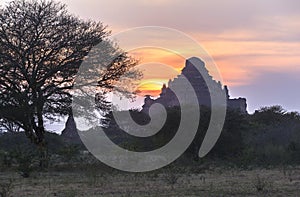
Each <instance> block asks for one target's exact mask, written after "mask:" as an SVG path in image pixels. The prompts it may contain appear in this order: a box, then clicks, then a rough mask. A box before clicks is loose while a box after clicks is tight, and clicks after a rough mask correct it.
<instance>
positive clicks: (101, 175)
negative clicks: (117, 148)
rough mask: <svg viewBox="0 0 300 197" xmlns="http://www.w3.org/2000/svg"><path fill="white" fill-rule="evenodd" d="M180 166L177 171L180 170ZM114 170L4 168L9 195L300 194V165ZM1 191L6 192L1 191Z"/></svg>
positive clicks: (4, 190)
mask: <svg viewBox="0 0 300 197" xmlns="http://www.w3.org/2000/svg"><path fill="white" fill-rule="evenodd" d="M174 171H175V172H174ZM174 171H172V170H168V171H164V172H161V171H159V172H155V171H154V172H150V173H121V172H120V173H116V172H113V173H110V172H99V171H97V170H96V169H93V170H78V171H74V172H66V171H51V172H33V173H32V174H31V176H30V177H29V178H23V177H21V176H20V175H19V174H18V173H16V172H8V171H7V172H1V173H0V184H1V185H0V186H1V188H0V189H1V190H0V192H2V194H3V193H5V194H8V195H7V196H16V197H20V196H39V197H40V196H64V197H65V196H300V167H284V168H273V169H254V170H240V169H228V168H227V169H223V168H214V169H208V170H205V171H203V172H195V171H189V170H186V171H185V172H179V171H178V170H174ZM0 196H1V195H0Z"/></svg>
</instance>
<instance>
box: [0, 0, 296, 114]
mask: <svg viewBox="0 0 300 197" xmlns="http://www.w3.org/2000/svg"><path fill="white" fill-rule="evenodd" d="M4 2H5V1H4V0H0V3H1V4H2V5H3V4H4ZM61 2H63V3H66V4H67V5H68V10H69V11H70V12H71V13H73V14H75V15H77V16H79V17H81V18H83V19H92V20H97V21H102V22H103V23H104V24H106V25H108V29H110V30H112V33H113V34H115V33H118V32H121V31H124V30H127V29H130V28H134V27H139V26H162V27H168V28H173V29H177V30H179V31H181V32H183V33H185V34H187V35H188V36H190V37H191V38H193V39H195V40H196V41H197V42H198V43H199V44H200V45H201V46H202V47H204V48H205V49H206V51H207V52H208V54H210V55H211V57H212V58H213V60H214V61H215V63H216V65H217V66H218V68H219V71H220V74H221V77H222V78H223V82H224V84H226V85H228V86H229V91H230V95H231V97H246V98H247V102H248V111H249V112H253V111H254V110H255V109H258V108H259V107H260V106H270V105H274V104H279V105H282V106H283V107H284V108H285V109H287V110H297V111H300V102H299V96H300V91H299V88H298V87H299V85H300V1H298V0H252V1H240V0H227V1H220V0H203V1H199V0H187V1H182V0H150V1H147V0H127V1H119V0H109V1H107V0H89V1H82V0H61ZM169 42H174V44H176V45H178V46H180V45H181V43H180V40H169ZM132 54H134V55H135V56H137V57H139V58H140V59H141V63H142V64H143V63H144V65H143V66H142V68H143V69H144V73H145V79H144V80H143V81H142V84H141V87H140V88H141V89H143V90H144V91H145V92H147V93H149V94H157V92H158V90H159V89H160V87H161V85H162V84H163V83H165V82H167V81H168V79H169V78H172V77H175V76H176V75H177V74H178V73H179V72H180V69H181V68H182V67H183V65H184V59H183V58H182V57H180V56H178V55H176V54H174V53H172V52H170V51H165V50H161V49H155V48H143V49H136V50H134V51H132ZM200 58H201V57H200ZM150 62H159V63H152V64H151V63H150ZM162 65H168V66H170V67H166V66H162Z"/></svg>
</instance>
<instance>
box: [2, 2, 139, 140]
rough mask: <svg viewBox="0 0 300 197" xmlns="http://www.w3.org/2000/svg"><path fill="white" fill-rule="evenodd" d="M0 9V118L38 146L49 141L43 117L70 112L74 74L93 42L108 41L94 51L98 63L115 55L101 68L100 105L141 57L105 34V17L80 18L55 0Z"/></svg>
mask: <svg viewBox="0 0 300 197" xmlns="http://www.w3.org/2000/svg"><path fill="white" fill-rule="evenodd" d="M0 13H1V14H0V23H1V28H0V46H1V48H0V107H1V110H0V118H1V120H4V121H7V122H10V123H13V124H14V125H17V126H18V127H20V128H21V129H22V130H23V131H25V134H26V136H27V137H28V138H30V139H31V141H32V142H34V143H35V144H38V145H40V146H45V143H46V142H45V139H44V137H45V136H44V135H45V128H44V119H45V118H47V119H54V118H55V116H59V115H66V114H69V113H70V107H71V94H70V89H71V88H72V87H73V85H74V80H75V75H76V73H77V72H78V69H79V66H80V65H81V63H82V61H83V59H84V58H85V57H86V56H87V55H88V54H89V52H90V51H91V49H92V48H93V47H94V46H96V45H97V44H99V43H105V45H104V46H105V47H104V48H102V49H100V51H99V50H97V51H94V52H95V53H101V54H102V56H101V57H102V59H99V56H95V57H93V58H94V59H96V60H97V61H98V62H97V63H99V64H100V63H102V62H103V61H104V59H103V58H109V57H113V59H112V61H111V62H110V64H108V65H106V66H105V67H102V69H101V70H99V72H97V74H99V76H97V77H98V80H97V82H98V84H97V85H98V86H99V88H100V89H101V91H100V92H99V93H97V97H96V101H97V107H99V108H106V107H108V106H109V105H108V103H107V102H106V101H105V95H104V94H105V93H107V92H109V91H111V90H112V89H113V88H114V87H115V84H116V83H118V81H119V80H120V78H121V77H122V76H123V75H124V73H126V72H129V69H131V68H132V67H134V66H135V65H136V63H137V61H135V60H134V59H132V58H131V57H129V56H128V55H127V53H125V52H123V51H122V50H121V49H119V48H118V47H117V46H116V44H113V43H111V42H109V41H107V40H106V38H107V36H108V35H109V33H110V32H109V31H107V29H106V26H104V25H103V24H102V23H101V22H94V21H84V20H81V19H79V18H77V17H75V16H73V15H71V14H69V13H68V11H67V10H66V6H65V5H64V4H61V3H58V2H56V1H52V0H50V1H44V0H43V1H27V0H17V1H11V2H10V3H8V4H7V6H6V7H4V8H2V9H1V10H0ZM95 53H92V54H89V56H91V55H95ZM135 73H136V72H133V71H132V72H130V75H127V76H128V77H127V80H130V79H132V78H134V77H136V76H137V75H135ZM120 92H121V93H123V92H124V90H123V89H121V90H120Z"/></svg>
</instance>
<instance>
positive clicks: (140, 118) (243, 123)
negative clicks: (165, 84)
mask: <svg viewBox="0 0 300 197" xmlns="http://www.w3.org/2000/svg"><path fill="white" fill-rule="evenodd" d="M167 112H168V116H167V120H166V123H165V125H164V126H163V128H162V129H161V130H160V131H159V132H158V133H157V134H155V135H154V136H151V137H149V138H147V139H142V138H138V137H134V136H130V135H128V134H127V133H125V132H124V131H122V130H121V129H119V128H118V125H117V124H116V122H115V121H114V119H113V116H112V114H111V115H110V116H109V118H110V119H111V122H110V125H109V127H108V128H106V134H107V135H108V136H110V138H111V139H112V141H114V142H115V143H117V144H119V145H120V146H122V147H123V148H127V149H129V150H135V151H149V150H153V149H156V148H158V147H161V146H163V145H164V144H165V143H167V142H168V141H170V140H171V139H172V137H173V136H174V135H175V133H176V131H177V128H178V126H179V122H180V108H179V107H173V108H167ZM131 116H132V118H133V119H134V120H135V121H136V122H137V123H139V124H141V125H143V124H147V123H148V122H149V120H150V118H149V116H148V115H147V114H144V113H142V112H139V111H137V110H132V111H131ZM209 121H210V109H209V108H207V107H205V106H203V107H201V118H200V122H199V128H198V131H197V134H196V137H195V138H194V140H193V142H192V144H191V145H190V146H189V148H188V149H187V150H186V152H185V154H184V155H183V156H182V157H181V158H179V160H190V161H199V160H217V161H226V162H229V163H233V164H236V165H240V166H249V165H281V164H297V163H300V114H299V113H298V112H287V111H286V110H284V109H283V108H282V107H281V106H271V107H262V108H260V109H259V110H256V111H255V112H254V113H253V114H241V113H240V112H239V111H235V110H231V109H228V110H227V115H226V120H225V124H224V127H223V130H222V133H221V136H220V138H219V140H218V141H217V143H216V145H215V146H214V148H213V149H212V151H211V152H210V153H209V154H208V155H207V156H206V157H205V158H203V159H200V158H199V157H198V151H199V148H200V146H201V143H202V141H203V138H204V136H205V134H206V131H207V128H208V125H209Z"/></svg>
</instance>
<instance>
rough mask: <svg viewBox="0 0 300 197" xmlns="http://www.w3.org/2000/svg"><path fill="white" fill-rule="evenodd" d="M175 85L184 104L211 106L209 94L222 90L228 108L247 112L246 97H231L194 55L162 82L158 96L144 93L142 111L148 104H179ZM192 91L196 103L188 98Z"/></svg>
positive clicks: (172, 105) (147, 107) (166, 105)
mask: <svg viewBox="0 0 300 197" xmlns="http://www.w3.org/2000/svg"><path fill="white" fill-rule="evenodd" d="M197 68H198V69H197ZM199 70H200V72H201V74H200V72H199ZM186 79H188V81H189V82H190V84H191V85H192V88H187V86H186V85H184V84H185V83H186V82H185V81H186ZM206 82H209V84H210V88H208V85H207V83H206ZM175 87H176V89H177V90H180V91H182V92H181V95H186V96H185V98H184V101H183V103H184V104H186V105H190V106H192V105H195V104H198V105H202V106H207V107H211V96H210V95H212V94H219V93H220V92H222V93H225V94H226V99H227V108H228V109H231V110H236V111H239V112H240V113H242V114H246V113H247V101H246V99H245V98H241V97H239V98H234V99H231V98H230V96H229V90H228V88H227V86H226V85H225V86H224V87H222V85H221V83H220V82H217V81H215V80H214V79H213V78H212V76H211V75H209V73H208V70H207V69H206V67H205V64H204V62H203V61H201V60H200V59H199V58H196V57H192V58H189V59H187V60H186V63H185V67H184V68H183V69H182V71H181V74H180V75H178V76H177V77H176V78H174V79H173V80H169V82H168V84H167V85H166V84H164V85H163V86H162V89H161V93H160V95H159V97H158V98H156V99H152V98H151V96H150V95H146V96H145V100H144V105H143V106H142V111H143V112H146V113H148V111H149V108H150V106H151V105H152V104H154V103H160V104H162V105H164V106H165V107H174V106H180V104H179V100H178V98H177V96H176V94H175V93H174V92H173V91H172V89H174V88H175ZM209 89H210V91H209ZM192 91H194V92H195V94H196V96H197V100H198V103H193V101H191V100H190V99H189V95H191V94H192ZM224 91H225V92H224ZM181 102H182V101H181Z"/></svg>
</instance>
